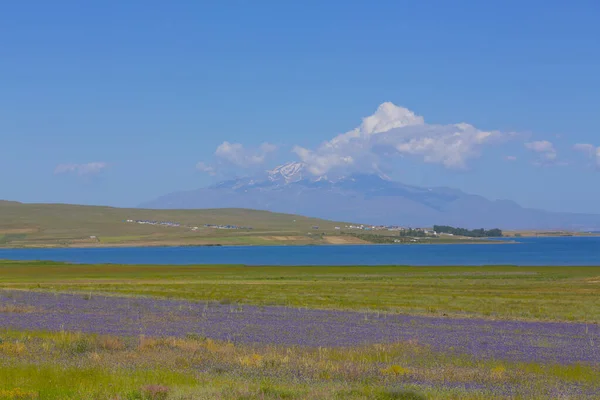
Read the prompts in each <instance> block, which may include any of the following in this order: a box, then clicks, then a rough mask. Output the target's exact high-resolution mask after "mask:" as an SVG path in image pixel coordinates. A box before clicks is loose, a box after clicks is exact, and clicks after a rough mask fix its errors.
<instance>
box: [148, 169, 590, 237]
mask: <svg viewBox="0 0 600 400" xmlns="http://www.w3.org/2000/svg"><path fill="white" fill-rule="evenodd" d="M140 207H143V208H159V209H160V208H163V209H164V208H166V209H169V208H174V209H190V208H216V207H243V208H254V209H261V210H269V211H275V212H286V213H296V214H301V215H307V216H314V217H319V218H326V219H332V220H340V221H355V222H361V223H370V224H393V225H404V226H431V225H434V224H448V225H455V226H464V227H467V228H476V227H484V228H491V227H500V228H503V229H559V228H560V229H574V230H588V229H597V228H598V227H600V215H586V214H572V213H553V212H546V211H541V210H534V209H526V208H523V207H520V206H519V205H518V204H516V203H514V202H512V201H508V200H499V201H491V200H488V199H486V198H484V197H481V196H477V195H473V194H467V193H464V192H462V191H460V190H456V189H452V188H444V187H437V188H423V187H417V186H410V185H405V184H402V183H400V182H394V181H392V180H390V179H389V178H387V177H386V176H385V175H382V174H360V173H354V174H351V175H348V176H342V177H338V178H335V179H330V178H328V177H327V176H326V175H321V176H315V175H313V174H311V173H309V172H308V171H307V166H306V164H304V163H300V162H290V163H287V164H284V165H281V166H278V167H276V168H274V169H272V170H270V171H267V172H266V173H265V174H264V175H263V176H257V177H246V178H238V179H232V180H226V181H223V182H220V183H218V184H216V185H213V186H210V187H208V188H203V189H198V190H193V191H185V192H176V193H172V194H168V195H166V196H163V197H160V198H158V199H156V200H153V201H149V202H147V203H144V204H141V205H140Z"/></svg>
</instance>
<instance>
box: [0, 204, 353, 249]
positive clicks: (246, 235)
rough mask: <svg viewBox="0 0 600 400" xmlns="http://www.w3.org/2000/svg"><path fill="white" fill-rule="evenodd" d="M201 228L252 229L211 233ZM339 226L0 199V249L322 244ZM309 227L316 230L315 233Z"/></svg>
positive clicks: (274, 216)
mask: <svg viewBox="0 0 600 400" xmlns="http://www.w3.org/2000/svg"><path fill="white" fill-rule="evenodd" d="M127 220H134V221H137V220H142V221H162V222H176V223H179V224H181V225H182V226H180V227H168V226H157V225H146V224H137V223H127V222H126V221H127ZM205 224H212V225H236V226H240V227H251V228H252V229H215V228H206V227H204V225H205ZM340 225H341V226H343V223H339V222H333V221H325V220H321V219H317V218H308V217H303V216H299V215H291V214H278V213H271V212H268V211H257V210H245V209H204V210H143V209H126V208H112V207H96V206H78V205H67V204H22V203H17V202H6V201H0V247H49V246H55V247H68V246H74V247H101V246H120V245H125V246H156V245H213V244H224V245H228V244H250V245H265V244H321V243H327V241H326V240H323V238H322V237H321V236H320V235H319V234H320V233H325V234H335V233H336V230H335V229H334V228H335V227H336V226H340ZM314 226H318V227H319V229H318V230H317V231H315V229H313V227H314ZM192 227H198V228H199V229H198V230H192V229H191V228H192ZM350 239H351V238H350ZM350 239H349V241H350V242H352V240H350ZM354 242H356V240H354Z"/></svg>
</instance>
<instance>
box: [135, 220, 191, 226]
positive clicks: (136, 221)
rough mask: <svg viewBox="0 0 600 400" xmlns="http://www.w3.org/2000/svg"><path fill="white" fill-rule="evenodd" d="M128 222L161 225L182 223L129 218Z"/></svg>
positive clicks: (178, 224)
mask: <svg viewBox="0 0 600 400" xmlns="http://www.w3.org/2000/svg"><path fill="white" fill-rule="evenodd" d="M126 222H129V223H136V224H142V225H160V226H171V227H180V226H181V224H180V223H178V222H170V221H146V220H133V219H128V220H127V221H126Z"/></svg>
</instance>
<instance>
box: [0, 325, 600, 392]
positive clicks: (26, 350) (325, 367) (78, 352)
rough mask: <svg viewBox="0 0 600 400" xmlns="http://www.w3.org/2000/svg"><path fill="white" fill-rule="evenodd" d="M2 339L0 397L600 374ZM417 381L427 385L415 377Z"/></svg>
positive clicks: (507, 381)
mask: <svg viewBox="0 0 600 400" xmlns="http://www.w3.org/2000/svg"><path fill="white" fill-rule="evenodd" d="M0 336H1V337H2V340H3V341H2V344H0V355H2V356H3V360H2V361H0V388H1V389H0V398H1V399H38V398H39V399H49V400H50V399H51V400H55V399H56V400H63V399H73V400H88V399H89V400H99V399H107V400H108V399H128V400H129V399H131V400H134V399H135V400H138V399H139V400H141V399H148V400H164V399H180V400H184V399H185V400H196V399H236V400H250V399H256V400H262V399H332V400H333V399H357V400H358V399H377V400H393V399H404V400H424V399H456V400H459V399H481V400H484V399H502V398H532V399H548V398H556V397H554V394H556V393H560V392H561V391H563V392H564V391H565V388H567V387H583V388H586V389H587V390H593V389H595V388H597V384H598V381H597V378H598V377H599V374H598V370H597V369H596V368H594V367H590V366H581V365H571V366H558V365H543V364H537V363H510V362H503V361H498V360H496V361H480V360H477V359H473V358H469V357H456V356H448V355H446V354H443V353H437V352H434V351H431V350H430V349H428V348H427V347H424V346H421V345H419V344H418V343H416V342H412V343H400V344H391V345H374V346H367V347H360V348H353V349H326V348H322V349H303V348H289V347H288V348H282V347H277V346H240V345H234V344H232V343H223V342H215V341H212V340H210V339H202V338H195V337H189V338H183V339H175V338H161V339H156V338H146V337H139V338H121V337H115V336H106V335H104V336H100V335H83V334H79V333H70V332H57V333H45V332H15V331H0ZM419 381H420V382H428V384H427V385H419V384H414V383H411V382H419ZM2 382H4V385H3V386H2V385H1V383H2ZM8 382H10V383H8ZM473 387H475V388H476V389H475V390H473ZM499 388H500V389H499ZM502 388H504V389H502ZM511 392H512V393H513V394H514V395H511ZM528 394H529V395H528ZM564 398H567V397H564Z"/></svg>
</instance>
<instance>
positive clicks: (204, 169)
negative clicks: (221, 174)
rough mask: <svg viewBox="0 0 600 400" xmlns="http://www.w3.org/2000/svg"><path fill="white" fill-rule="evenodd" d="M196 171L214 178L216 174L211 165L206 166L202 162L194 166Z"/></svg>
mask: <svg viewBox="0 0 600 400" xmlns="http://www.w3.org/2000/svg"><path fill="white" fill-rule="evenodd" d="M196 169H197V170H199V171H202V172H206V173H207V174H209V175H211V176H214V175H216V174H217V170H216V168H215V167H213V166H212V165H208V164H206V163H204V162H202V161H200V162H199V163H198V164H196Z"/></svg>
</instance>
